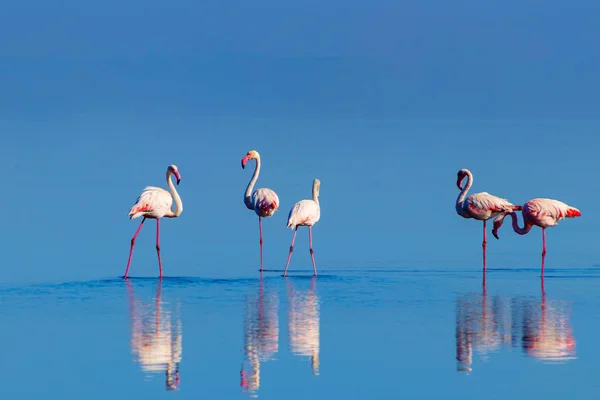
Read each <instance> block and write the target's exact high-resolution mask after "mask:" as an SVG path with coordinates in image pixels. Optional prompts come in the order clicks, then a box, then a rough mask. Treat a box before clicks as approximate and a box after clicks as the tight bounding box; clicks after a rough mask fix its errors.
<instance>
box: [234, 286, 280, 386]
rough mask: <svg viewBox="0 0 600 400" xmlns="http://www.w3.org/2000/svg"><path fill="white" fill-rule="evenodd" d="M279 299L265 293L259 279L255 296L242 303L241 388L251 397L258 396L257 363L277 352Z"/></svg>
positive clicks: (275, 295) (272, 356) (273, 293)
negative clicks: (242, 355)
mask: <svg viewBox="0 0 600 400" xmlns="http://www.w3.org/2000/svg"><path fill="white" fill-rule="evenodd" d="M278 303H279V298H278V296H277V293H276V292H271V293H266V294H265V287H264V282H263V280H262V278H261V279H260V286H259V289H258V297H257V298H256V297H249V298H248V299H247V300H246V313H245V314H246V315H245V320H244V357H245V360H244V363H243V364H242V371H241V373H240V374H241V386H242V388H244V389H245V390H247V391H248V392H249V393H250V394H251V396H252V397H258V393H257V392H258V389H259V387H260V363H261V362H265V361H270V360H273V359H274V356H275V354H277V351H278V349H279V316H278V314H277V307H278Z"/></svg>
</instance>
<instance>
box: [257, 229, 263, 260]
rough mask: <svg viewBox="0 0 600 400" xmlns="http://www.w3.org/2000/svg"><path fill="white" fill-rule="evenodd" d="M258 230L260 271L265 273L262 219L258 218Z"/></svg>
mask: <svg viewBox="0 0 600 400" xmlns="http://www.w3.org/2000/svg"><path fill="white" fill-rule="evenodd" d="M258 229H259V230H260V269H259V271H260V272H262V271H263V255H262V246H263V238H262V218H260V217H258Z"/></svg>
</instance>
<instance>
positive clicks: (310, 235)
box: [308, 226, 317, 276]
mask: <svg viewBox="0 0 600 400" xmlns="http://www.w3.org/2000/svg"><path fill="white" fill-rule="evenodd" d="M308 243H309V246H310V256H311V258H312V263H313V271H314V272H315V273H314V276H317V265H316V264H315V252H314V251H313V249H312V226H309V227H308Z"/></svg>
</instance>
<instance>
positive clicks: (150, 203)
mask: <svg viewBox="0 0 600 400" xmlns="http://www.w3.org/2000/svg"><path fill="white" fill-rule="evenodd" d="M171 175H175V177H176V178H177V184H178V185H179V181H181V175H180V174H179V171H178V170H177V166H176V165H169V168H167V185H168V186H169V190H170V191H171V193H169V192H167V191H166V190H164V189H162V188H159V187H154V186H147V187H145V188H144V191H143V192H142V194H141V195H140V196H139V197H138V198H137V200H136V201H135V204H134V205H133V207H131V210H129V219H135V218H138V217H141V216H143V217H144V219H142V222H141V223H140V226H139V228H138V229H137V231H135V235H133V238H132V239H131V247H130V248H129V259H128V260H127V269H126V270H125V275H124V276H123V278H127V274H128V273H129V266H130V264H131V255H132V254H133V246H134V245H135V239H136V238H137V236H138V234H139V233H140V230H141V229H142V225H144V222H145V221H146V218H154V219H156V253H157V254H158V268H159V270H160V277H161V278H162V262H161V260H160V219H161V218H162V217H166V218H177V217H179V216H180V215H181V212H182V211H183V204H182V203H181V198H180V197H179V194H178V193H177V190H175V186H173V182H172V181H171ZM173 199H175V210H171V205H172V204H173Z"/></svg>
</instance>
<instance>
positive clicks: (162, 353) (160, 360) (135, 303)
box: [125, 279, 182, 390]
mask: <svg viewBox="0 0 600 400" xmlns="http://www.w3.org/2000/svg"><path fill="white" fill-rule="evenodd" d="M125 282H126V284H127V293H128V296H129V313H130V318H131V352H132V354H133V355H134V360H135V361H136V362H137V363H139V364H140V367H141V369H142V371H144V372H145V373H146V374H147V375H149V376H151V375H154V374H157V373H162V372H164V373H165V375H166V389H167V390H178V389H179V382H180V380H179V363H180V362H181V354H182V331H181V320H180V318H179V315H178V313H174V314H173V313H171V311H170V310H168V309H166V307H165V305H166V304H165V303H163V302H162V301H161V294H162V293H161V291H162V280H158V282H157V284H156V296H155V297H154V303H151V302H143V301H141V300H140V299H136V297H135V294H134V290H133V287H132V286H131V283H130V281H129V279H127V280H126V281H125Z"/></svg>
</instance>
